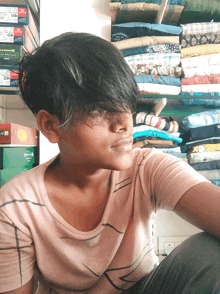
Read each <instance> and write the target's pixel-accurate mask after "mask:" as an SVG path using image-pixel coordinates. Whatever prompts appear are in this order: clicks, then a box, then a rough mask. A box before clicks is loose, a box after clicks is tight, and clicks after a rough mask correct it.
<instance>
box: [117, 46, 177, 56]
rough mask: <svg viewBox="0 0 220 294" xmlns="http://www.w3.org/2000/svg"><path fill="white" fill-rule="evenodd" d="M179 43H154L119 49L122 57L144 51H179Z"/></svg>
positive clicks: (151, 52) (150, 52)
mask: <svg viewBox="0 0 220 294" xmlns="http://www.w3.org/2000/svg"><path fill="white" fill-rule="evenodd" d="M180 50H181V45H180V44H156V45H147V46H141V47H133V48H126V49H121V53H122V54H123V56H124V57H127V56H131V55H138V54H144V53H149V54H153V53H180Z"/></svg>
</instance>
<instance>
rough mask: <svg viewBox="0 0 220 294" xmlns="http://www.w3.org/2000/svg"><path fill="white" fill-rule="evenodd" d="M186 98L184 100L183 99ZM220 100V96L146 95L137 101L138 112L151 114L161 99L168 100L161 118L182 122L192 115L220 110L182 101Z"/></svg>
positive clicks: (210, 106) (212, 106)
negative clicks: (171, 118) (170, 117)
mask: <svg viewBox="0 0 220 294" xmlns="http://www.w3.org/2000/svg"><path fill="white" fill-rule="evenodd" d="M183 97H184V98H183ZM201 97H202V98H201ZM207 97H208V99H210V98H211V99H212V98H214V99H220V96H196V97H195V98H194V97H193V98H192V96H190V95H189V96H181V95H151V96H150V95H145V96H141V98H139V99H138V100H137V107H136V111H147V112H149V113H150V111H151V109H152V108H153V105H154V104H156V103H157V102H158V101H159V100H160V99H161V98H167V100H168V101H167V105H166V106H165V107H164V109H163V111H162V112H161V114H160V117H161V116H163V117H169V116H172V117H173V118H174V119H175V120H177V121H180V120H181V119H182V118H184V117H186V116H188V115H190V114H192V113H198V112H203V111H207V110H213V109H217V108H219V109H220V106H219V107H218V106H214V105H200V104H197V105H190V104H184V103H183V102H182V99H189V100H190V99H207Z"/></svg>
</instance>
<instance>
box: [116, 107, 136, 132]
mask: <svg viewBox="0 0 220 294" xmlns="http://www.w3.org/2000/svg"><path fill="white" fill-rule="evenodd" d="M111 130H112V132H114V133H123V132H129V133H132V131H133V116H132V113H130V112H129V113H122V114H118V115H117V116H116V117H115V119H114V120H113V121H112V123H111Z"/></svg>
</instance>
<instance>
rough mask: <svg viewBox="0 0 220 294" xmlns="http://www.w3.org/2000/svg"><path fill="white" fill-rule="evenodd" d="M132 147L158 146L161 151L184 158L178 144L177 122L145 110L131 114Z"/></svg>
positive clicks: (179, 142) (180, 139)
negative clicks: (132, 126)
mask: <svg viewBox="0 0 220 294" xmlns="http://www.w3.org/2000/svg"><path fill="white" fill-rule="evenodd" d="M133 125H134V129H133V148H153V147H154V148H159V149H161V150H162V151H163V152H166V153H171V154H173V155H176V156H177V157H181V158H184V157H186V156H184V155H183V154H181V148H180V147H179V144H181V143H182V138H180V132H179V124H178V123H177V122H176V121H173V120H171V119H167V118H162V117H157V116H155V115H151V114H148V113H147V112H137V113H135V114H134V116H133Z"/></svg>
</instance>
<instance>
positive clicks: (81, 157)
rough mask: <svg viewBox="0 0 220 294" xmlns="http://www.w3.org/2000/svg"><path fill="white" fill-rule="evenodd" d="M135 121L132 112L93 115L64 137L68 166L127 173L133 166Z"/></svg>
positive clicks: (65, 133) (63, 154)
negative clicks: (69, 164)
mask: <svg viewBox="0 0 220 294" xmlns="http://www.w3.org/2000/svg"><path fill="white" fill-rule="evenodd" d="M132 143H133V120H132V113H131V112H128V113H127V112H126V113H125V112H124V113H120V114H111V113H107V114H105V116H104V117H102V116H101V115H100V114H98V113H97V114H96V113H94V115H93V116H90V117H89V118H88V119H87V121H86V123H81V124H77V125H76V126H73V127H72V128H71V127H70V129H69V130H68V131H67V132H63V133H62V134H61V138H60V142H59V147H60V153H61V158H63V160H65V162H66V163H71V164H73V165H78V166H85V167H87V168H90V169H91V170H97V169H111V170H124V169H126V168H129V167H130V166H131V162H132V152H133V148H132Z"/></svg>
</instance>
